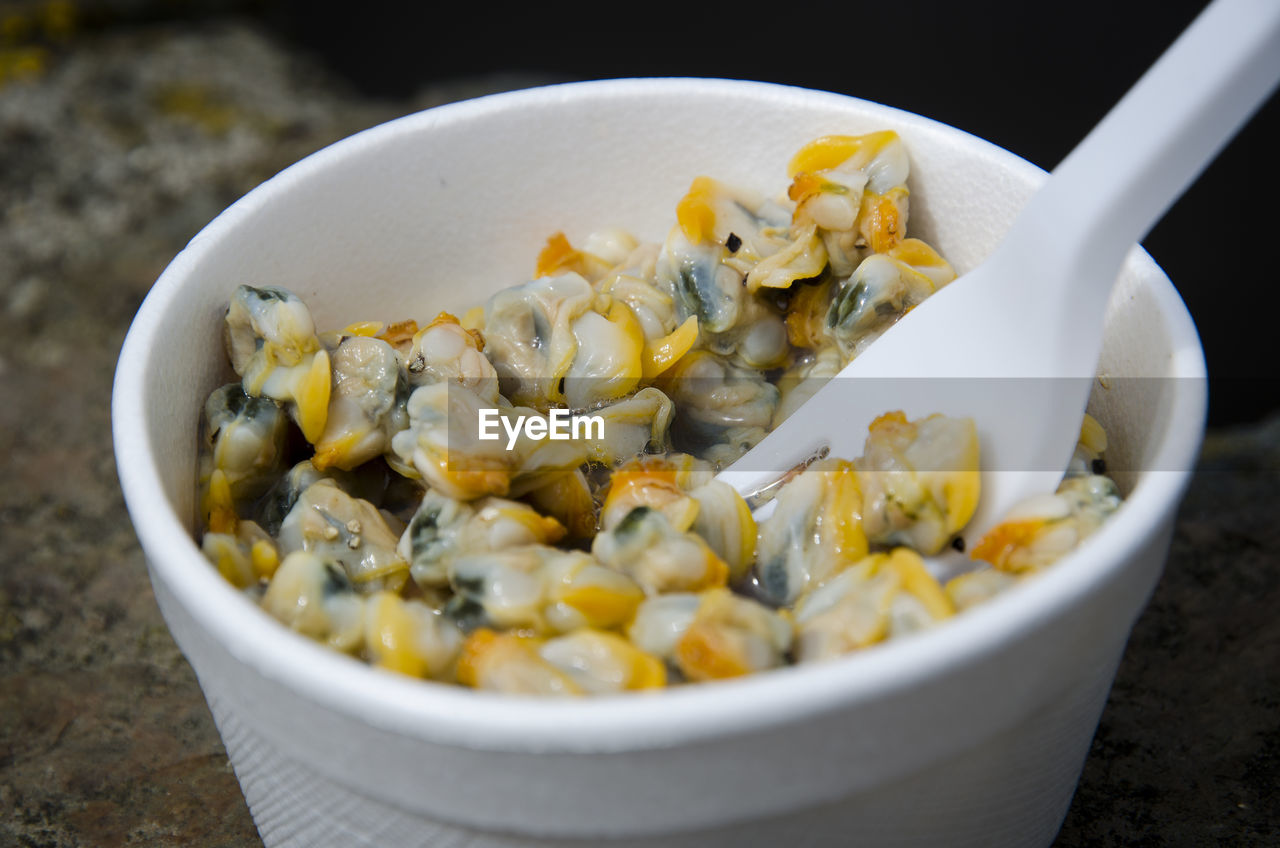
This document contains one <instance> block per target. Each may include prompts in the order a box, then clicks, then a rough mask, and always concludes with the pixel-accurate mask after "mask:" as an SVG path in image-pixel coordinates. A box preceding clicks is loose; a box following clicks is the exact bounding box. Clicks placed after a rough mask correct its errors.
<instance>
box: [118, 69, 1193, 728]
mask: <svg viewBox="0 0 1280 848" xmlns="http://www.w3.org/2000/svg"><path fill="white" fill-rule="evenodd" d="M689 92H697V93H700V94H713V95H723V96H745V97H749V98H751V99H753V100H755V101H757V102H765V101H769V100H777V99H785V100H788V101H793V102H800V103H806V102H812V103H814V105H824V104H825V105H828V106H830V105H833V104H841V105H843V106H845V107H846V108H848V107H849V106H855V107H856V108H858V109H860V110H862V111H864V112H867V113H870V114H873V115H876V116H884V117H885V118H886V119H889V120H892V121H894V122H895V123H897V124H898V125H904V124H905V125H913V126H917V127H922V128H929V129H931V130H933V131H935V132H936V131H942V132H944V133H946V134H947V135H949V136H954V137H955V138H956V139H957V140H958V141H960V142H963V143H965V144H967V145H973V146H975V148H983V149H985V150H986V152H987V153H989V154H991V155H993V156H996V157H997V158H998V159H999V160H1000V161H1001V162H1002V164H1003V165H1004V166H1005V167H1007V168H1009V169H1011V170H1012V171H1015V172H1017V173H1019V174H1020V175H1021V176H1023V177H1026V178H1030V179H1033V180H1043V179H1044V177H1045V176H1046V173H1045V172H1044V171H1043V170H1042V169H1040V168H1038V167H1036V166H1035V165H1033V164H1031V163H1029V162H1027V161H1026V160H1024V159H1022V158H1020V157H1018V156H1016V155H1015V154H1013V153H1010V152H1008V151H1006V150H1004V149H1003V148H1000V147H998V146H996V145H994V144H992V143H991V142H988V141H985V140H984V139H981V138H978V137H976V136H973V135H971V134H969V133H967V132H965V131H963V130H959V129H956V128H954V127H951V126H948V125H946V124H942V123H940V122H938V121H935V120H932V119H929V118H925V117H923V116H920V115H916V114H913V113H910V112H905V111H903V110H899V109H895V108H893V107H889V106H884V105H882V104H879V103H874V102H871V101H866V100H861V99H859V98H855V97H850V96H848V95H843V94H837V93H833V92H826V91H818V90H813V89H803V88H797V87H794V86H788V85H782V84H778V83H768V82H758V81H751V80H730V79H715V78H699V77H665V78H626V79H608V80H591V81H583V82H571V83H559V84H554V85H546V86H539V87H535V88H528V89H520V90H516V91H510V92H502V93H497V94H490V95H485V96H483V97H478V98H474V99H471V100H466V101H460V102H457V103H450V104H446V105H443V106H437V107H434V108H432V109H428V110H424V111H421V112H417V113H413V114H409V115H405V116H403V117H399V118H396V119H393V120H391V121H388V122H386V123H383V124H379V125H377V126H375V127H371V128H369V129H366V130H363V131H361V132H359V133H356V134H354V135H352V136H349V137H347V138H345V139H343V140H340V141H338V142H335V143H334V144H332V145H330V146H328V147H326V148H323V149H322V150H320V151H317V152H316V153H313V154H311V155H310V156H308V157H306V158H304V159H302V160H300V161H298V162H297V163H295V164H293V165H291V166H289V167H288V168H286V169H284V170H282V171H281V172H280V173H278V174H277V175H276V176H274V177H272V178H270V179H269V180H267V181H265V182H264V183H262V184H261V185H259V186H258V187H256V188H254V189H253V190H251V191H250V192H248V193H247V194H246V195H244V196H243V197H242V198H240V199H239V200H238V201H236V202H235V203H234V204H232V205H231V206H230V207H228V208H227V209H226V210H225V211H223V212H222V213H221V214H220V215H218V216H217V217H216V218H214V219H213V220H212V221H211V222H210V223H209V224H208V225H207V226H206V227H205V228H204V229H202V230H201V231H200V232H199V233H198V234H197V235H196V236H195V237H194V238H193V239H192V240H191V242H190V243H189V244H188V245H187V247H186V248H185V249H183V250H182V251H181V252H180V253H179V254H178V255H177V256H176V257H175V258H174V259H173V261H172V262H171V263H170V265H169V266H168V267H167V268H166V269H165V270H164V272H163V273H162V274H161V275H160V277H159V278H158V280H157V281H156V283H155V284H154V286H153V287H152V289H151V291H150V292H149V293H148V295H147V297H146V298H145V299H144V301H143V303H142V305H141V307H140V308H139V310H138V312H137V314H136V316H135V318H134V320H133V322H132V325H131V327H130V329H129V332H128V335H127V336H126V338H125V341H124V344H123V346H122V348H121V352H120V355H119V359H118V362H117V368H116V373H115V379H114V385H113V390H112V435H113V440H114V445H115V454H116V465H117V471H118V474H119V477H120V483H121V488H122V490H123V492H124V496H125V502H126V506H127V508H128V511H129V513H130V515H131V519H132V521H133V524H134V528H135V531H136V533H137V535H138V537H139V540H140V541H141V543H142V547H143V550H144V552H145V554H146V558H147V561H148V563H149V567H150V569H151V574H152V578H153V579H159V580H161V581H163V583H164V585H165V588H166V589H167V590H168V592H169V593H170V594H171V596H172V597H173V598H175V599H176V600H177V602H178V603H180V604H181V605H182V606H183V607H184V608H185V610H186V612H187V613H188V614H189V615H190V616H191V617H192V619H193V620H194V621H195V622H196V623H198V625H199V626H200V627H201V628H203V629H204V631H206V633H208V634H209V635H210V636H211V637H212V638H213V639H214V640H215V641H216V642H217V643H218V644H220V645H221V646H222V648H223V649H225V650H226V651H227V652H229V653H230V654H231V655H232V656H233V657H234V658H235V659H236V661H237V662H239V663H241V664H243V665H244V666H247V667H248V668H250V669H252V670H253V671H255V672H256V673H257V674H259V675H260V676H262V677H263V678H266V679H269V680H273V681H276V682H278V683H279V684H281V685H283V686H285V687H287V688H289V689H291V690H293V691H294V692H296V693H297V694H298V695H300V696H301V697H302V698H304V699H305V700H307V701H310V702H313V703H315V704H317V705H320V706H323V707H326V708H328V709H330V710H332V711H334V712H336V713H339V714H344V715H348V716H352V717H355V718H356V719H357V720H358V721H360V722H362V723H366V724H370V725H373V726H376V727H379V728H382V729H384V730H387V731H390V732H393V733H397V734H404V735H407V736H410V737H414V738H418V739H421V740H424V741H428V742H434V743H437V744H447V745H454V746H465V747H471V748H478V749H489V750H517V751H519V750H539V751H547V750H550V751H565V752H572V751H581V752H606V751H620V750H636V749H643V748H653V747H668V746H671V745H676V744H682V743H686V742H689V741H691V740H698V739H704V740H705V739H710V738H716V737H722V736H728V735H734V734H738V733H744V732H758V731H759V729H760V728H761V727H762V726H766V725H771V724H776V723H790V722H793V721H796V720H799V719H803V718H804V717H807V716H814V715H818V714H822V713H826V712H829V711H831V710H834V709H837V708H845V709H847V708H849V707H850V706H852V705H854V704H857V703H862V702H867V701H870V700H874V699H879V698H881V697H884V696H886V695H887V694H890V693H893V692H896V691H900V690H902V689H904V688H909V687H912V686H914V685H917V684H919V683H920V682H922V681H924V680H926V679H928V678H930V677H932V676H934V675H938V674H941V673H943V672H944V671H946V670H947V669H949V668H954V667H956V666H957V664H962V663H965V662H970V661H972V660H974V659H975V658H978V657H981V656H983V655H986V654H988V653H989V652H992V651H995V650H997V649H998V648H999V646H1000V645H1001V644H1003V643H1004V642H1006V641H1007V640H1009V639H1013V638H1017V636H1018V635H1019V634H1020V633H1023V632H1026V630H1027V629H1028V628H1032V627H1034V626H1035V623H1036V622H1037V621H1038V620H1041V619H1044V618H1046V617H1049V616H1051V615H1052V614H1053V613H1055V612H1060V611H1062V610H1064V609H1067V608H1069V607H1070V606H1072V605H1073V604H1075V603H1077V602H1078V601H1079V600H1080V599H1082V598H1084V597H1086V596H1087V595H1088V594H1089V593H1090V592H1091V590H1092V589H1093V588H1095V587H1096V586H1097V585H1098V584H1099V583H1101V582H1103V581H1104V580H1105V579H1106V578H1107V577H1109V576H1111V575H1112V574H1113V573H1114V572H1117V571H1119V570H1121V569H1123V567H1124V564H1125V561H1126V560H1127V559H1128V558H1129V557H1130V556H1132V555H1133V554H1134V553H1135V552H1136V551H1137V550H1138V549H1139V548H1140V546H1141V545H1142V544H1144V543H1145V542H1146V541H1147V540H1148V539H1149V538H1150V537H1151V535H1152V533H1153V532H1154V531H1155V529H1156V528H1157V527H1158V526H1159V525H1160V523H1161V522H1162V521H1163V520H1164V519H1166V518H1167V517H1168V516H1169V515H1170V514H1171V513H1172V511H1173V509H1174V508H1175V506H1176V503H1177V501H1178V500H1179V499H1180V497H1181V495H1182V492H1183V491H1184V489H1185V487H1186V485H1187V482H1188V480H1189V478H1190V471H1189V469H1190V466H1191V463H1192V461H1193V460H1194V457H1195V454H1196V451H1197V449H1198V446H1199V443H1200V438H1201V435H1202V433H1203V429H1204V421H1205V415H1206V392H1205V364H1204V358H1203V353H1202V351H1201V347H1200V343H1199V338H1198V335H1197V334H1196V330H1195V327H1194V325H1193V323H1192V321H1191V318H1190V316H1189V315H1188V314H1187V310H1186V307H1185V305H1184V304H1183V302H1182V300H1181V298H1180V297H1179V296H1178V294H1177V292H1176V290H1175V289H1174V287H1173V285H1172V284H1171V283H1170V282H1169V280H1168V278H1167V277H1166V276H1165V275H1164V274H1163V272H1162V271H1161V270H1160V269H1159V267H1158V266H1156V265H1155V263H1154V262H1153V261H1152V260H1151V258H1150V257H1149V256H1148V255H1147V254H1146V253H1145V251H1141V250H1140V249H1137V250H1135V251H1134V252H1133V253H1132V254H1131V255H1130V260H1129V261H1130V262H1138V263H1140V264H1141V265H1142V266H1146V267H1144V268H1143V270H1144V272H1145V273H1147V274H1148V275H1149V276H1150V277H1151V279H1152V280H1153V281H1154V284H1153V286H1152V287H1151V288H1152V291H1151V293H1152V295H1153V296H1154V297H1155V299H1156V302H1157V304H1158V306H1159V309H1160V313H1161V317H1162V318H1163V320H1164V322H1165V325H1166V330H1167V333H1168V335H1169V338H1170V339H1171V341H1172V342H1173V343H1174V344H1173V347H1174V349H1175V354H1174V361H1173V362H1172V363H1171V365H1170V369H1171V370H1170V373H1172V374H1174V375H1176V376H1179V377H1182V378H1186V379H1183V380H1180V381H1179V384H1180V387H1179V389H1178V391H1176V392H1175V393H1174V398H1173V404H1172V408H1171V410H1170V413H1169V426H1168V429H1167V431H1166V433H1165V436H1164V439H1163V441H1162V443H1161V444H1160V446H1159V450H1158V451H1157V452H1156V456H1155V457H1154V458H1153V460H1152V462H1151V465H1152V467H1153V468H1154V469H1168V470H1148V471H1145V472H1144V473H1143V474H1142V475H1141V477H1140V478H1139V480H1138V483H1137V485H1136V486H1135V487H1134V490H1133V491H1132V492H1131V493H1130V495H1129V497H1128V498H1127V499H1126V502H1125V504H1124V506H1123V507H1122V509H1121V510H1120V511H1119V512H1118V513H1117V514H1116V515H1115V516H1113V517H1112V518H1111V519H1110V520H1109V521H1108V522H1107V523H1106V525H1105V526H1104V527H1103V528H1102V529H1101V530H1100V531H1098V532H1097V533H1095V534H1094V535H1093V536H1091V537H1090V538H1089V539H1088V540H1086V542H1085V543H1084V544H1083V545H1082V546H1081V547H1080V548H1079V549H1078V550H1077V551H1076V552H1075V553H1073V554H1071V555H1070V556H1069V557H1068V558H1066V559H1064V560H1062V561H1061V562H1059V563H1058V564H1057V566H1056V567H1055V568H1051V569H1048V570H1046V571H1045V572H1043V573H1041V574H1040V575H1038V576H1037V577H1036V578H1035V579H1034V580H1026V581H1021V582H1020V584H1019V585H1018V586H1016V587H1014V589H1013V590H1012V591H1010V592H1006V593H1004V594H1002V595H1001V596H998V597H996V598H994V599H992V600H991V601H989V602H987V603H985V604H983V607H982V609H981V614H961V615H958V616H956V617H955V618H954V619H952V620H950V621H949V622H948V623H947V625H946V626H945V627H940V628H936V629H933V630H930V631H925V632H922V633H919V634H915V635H913V636H911V637H908V638H903V639H899V640H894V641H893V642H889V643H885V644H881V645H878V646H876V648H875V649H874V650H868V651H864V652H860V653H857V654H853V655H848V656H845V657H841V658H839V659H836V660H832V661H829V662H823V663H815V664H810V665H799V666H790V667H785V668H781V669H775V670H771V671H768V672H764V673H760V674H756V675H751V676H748V677H745V678H740V679H736V680H729V681H720V682H716V683H704V684H699V685H694V686H685V687H675V688H671V689H664V690H660V691H655V692H646V693H624V694H621V695H615V696H596V697H592V698H584V699H548V698H533V697H520V696H511V695H502V694H496V693H489V692H477V691H474V690H470V689H466V688H464V687H459V686H454V685H450V684H441V683H435V682H432V681H422V680H416V679H411V678H407V677H403V676H401V675H398V674H395V673H392V672H387V671H383V670H381V669H377V668H374V667H371V666H368V665H366V664H365V663H363V662H361V661H359V660H357V659H354V658H352V657H349V656H346V655H344V654H341V653H339V652H337V651H333V650H331V649H330V648H328V647H326V646H324V645H321V644H319V643H316V642H314V641H312V640H310V639H308V638H306V637H304V636H301V635H299V634H297V633H295V632H293V631H292V630H290V629H288V628H287V627H285V626H284V625H282V624H280V623H279V622H277V621H276V620H275V619H273V618H272V617H271V616H269V615H268V614H267V613H266V612H265V611H263V610H262V609H261V608H259V607H258V606H257V605H256V604H254V603H253V602H252V601H251V600H249V599H248V598H247V597H245V596H244V595H243V594H242V593H241V592H239V591H238V590H236V589H235V588H234V587H233V586H232V585H231V584H229V583H227V582H226V581H225V580H224V579H223V578H222V577H221V575H219V574H218V573H217V571H216V570H215V569H213V568H210V567H209V566H208V563H207V561H206V560H205V559H204V557H203V555H202V554H201V552H200V549H199V547H198V546H197V545H196V543H195V540H194V539H193V538H192V536H191V535H190V534H189V533H188V530H187V527H186V523H185V521H184V520H183V518H182V517H181V516H179V515H178V514H177V511H176V510H175V508H174V506H173V504H172V503H170V502H169V500H168V498H167V497H166V495H165V490H164V484H163V477H162V474H161V471H160V463H159V457H157V456H156V455H155V453H154V452H153V450H152V448H151V444H152V439H151V433H150V432H149V428H148V425H147V415H146V406H145V404H146V402H147V399H148V391H147V383H146V380H145V379H144V377H145V375H146V373H147V366H148V364H149V362H150V360H151V356H152V353H153V342H154V341H155V338H156V336H157V334H158V331H159V328H160V327H161V326H162V325H163V322H164V319H165V317H166V316H167V315H169V314H170V311H171V309H172V308H173V306H174V304H175V300H176V298H177V297H178V295H179V294H180V290H181V288H182V285H183V281H184V280H185V279H186V278H187V276H188V275H189V274H190V273H191V271H192V270H193V269H194V268H196V267H198V265H199V264H200V262H201V260H202V258H203V257H204V256H205V255H206V254H207V253H208V252H210V251H211V250H214V249H216V246H217V245H218V243H219V241H220V240H221V238H222V237H223V236H224V235H225V234H227V233H228V232H230V231H231V230H232V229H233V228H235V227H237V226H239V225H240V222H241V220H242V219H250V218H251V217H252V216H253V215H254V214H255V212H256V210H258V209H259V208H261V207H262V206H263V205H264V203H266V202H267V201H268V200H269V199H270V198H271V197H273V196H275V195H276V194H278V193H280V192H286V191H288V190H289V186H291V185H293V184H295V183H297V182H300V181H303V180H306V179H307V178H308V176H309V175H311V174H313V173H316V172H318V171H321V170H323V169H326V168H329V167H331V166H332V165H334V164H335V163H337V162H339V161H342V160H344V159H345V158H346V157H347V156H349V155H351V154H352V153H356V152H358V151H359V150H360V149H362V148H364V147H367V146H372V145H377V144H379V143H380V142H381V141H382V140H385V139H389V138H392V137H394V136H397V135H399V134H401V133H406V132H418V131H427V130H429V129H430V128H431V127H432V126H435V125H437V124H439V123H441V122H448V121H453V122H460V121H469V120H476V119H482V118H483V117H484V116H485V115H487V114H490V113H492V112H495V111H500V110H503V109H506V108H509V107H511V106H512V105H517V106H537V105H540V104H549V103H554V102H558V101H563V100H565V99H575V98H584V97H585V98H591V97H608V98H616V97H626V96H638V95H654V94H658V95H668V96H670V95H679V94H682V93H689ZM1152 272H1154V273H1152ZM1064 566H1065V567H1064Z"/></svg>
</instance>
